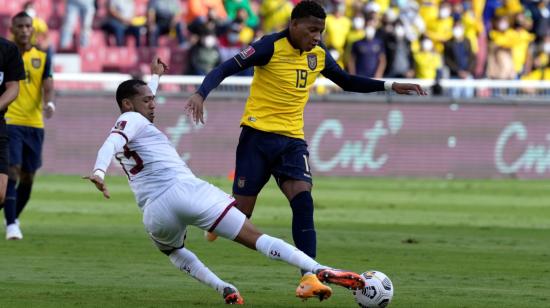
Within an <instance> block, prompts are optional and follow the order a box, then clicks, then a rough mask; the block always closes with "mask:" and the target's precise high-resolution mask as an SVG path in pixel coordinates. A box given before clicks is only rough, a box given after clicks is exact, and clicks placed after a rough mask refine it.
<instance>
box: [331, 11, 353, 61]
mask: <svg viewBox="0 0 550 308" xmlns="http://www.w3.org/2000/svg"><path fill="white" fill-rule="evenodd" d="M345 11H346V4H345V3H344V2H343V1H342V2H338V3H337V5H336V6H335V7H334V12H333V13H332V14H328V15H327V18H326V21H325V45H326V47H327V48H328V50H329V52H330V54H331V55H332V57H333V58H334V60H336V62H337V63H338V64H339V65H340V67H344V49H345V45H346V38H347V36H348V34H349V32H350V30H351V20H350V19H349V18H348V17H347V16H345V15H344V13H345Z"/></svg>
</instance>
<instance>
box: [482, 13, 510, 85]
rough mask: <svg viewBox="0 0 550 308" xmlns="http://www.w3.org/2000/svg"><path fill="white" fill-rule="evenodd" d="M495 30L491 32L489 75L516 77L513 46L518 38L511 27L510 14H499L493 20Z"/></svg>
mask: <svg viewBox="0 0 550 308" xmlns="http://www.w3.org/2000/svg"><path fill="white" fill-rule="evenodd" d="M493 27H494V30H491V31H490V32H489V39H490V42H489V52H488V55H487V77H489V78H491V79H515V78H516V70H515V68H514V59H513V57H512V47H513V46H514V44H515V42H514V39H515V38H516V34H515V31H514V30H513V29H510V24H509V21H508V16H497V17H496V18H495V19H494V21H493Z"/></svg>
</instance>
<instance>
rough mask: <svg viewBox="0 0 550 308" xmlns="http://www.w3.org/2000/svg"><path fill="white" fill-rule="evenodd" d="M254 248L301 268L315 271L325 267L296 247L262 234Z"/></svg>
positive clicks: (270, 256)
mask: <svg viewBox="0 0 550 308" xmlns="http://www.w3.org/2000/svg"><path fill="white" fill-rule="evenodd" d="M256 249H257V250H258V251H259V252H261V253H263V254H264V255H266V256H267V257H268V258H271V259H274V260H282V261H285V262H286V263H288V264H290V265H294V266H296V267H298V268H299V269H301V270H304V271H308V272H312V273H315V272H316V271H317V270H319V269H322V268H327V267H326V266H323V265H321V264H319V263H317V261H315V260H313V259H312V258H310V257H309V256H308V255H306V254H305V253H303V252H302V251H301V250H299V249H298V248H296V247H294V246H292V245H290V244H288V243H286V242H285V241H283V240H281V239H278V238H275V237H271V236H269V235H267V234H263V235H262V236H260V237H259V238H258V240H257V241H256Z"/></svg>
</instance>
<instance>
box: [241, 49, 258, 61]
mask: <svg viewBox="0 0 550 308" xmlns="http://www.w3.org/2000/svg"><path fill="white" fill-rule="evenodd" d="M255 52H256V50H255V49H254V47H252V46H248V47H246V48H245V49H243V50H241V52H239V56H241V59H243V60H244V59H246V58H248V57H250V56H251V55H253V54H254V53H255Z"/></svg>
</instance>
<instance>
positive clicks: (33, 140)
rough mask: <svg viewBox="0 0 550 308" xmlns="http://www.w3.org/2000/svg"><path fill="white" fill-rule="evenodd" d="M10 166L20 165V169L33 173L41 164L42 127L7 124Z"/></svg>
mask: <svg viewBox="0 0 550 308" xmlns="http://www.w3.org/2000/svg"><path fill="white" fill-rule="evenodd" d="M8 137H9V149H10V150H9V151H10V166H21V170H23V171H25V172H29V173H34V172H36V170H38V168H40V166H42V143H43V142H44V129H42V128H35V127H28V126H19V125H9V124H8Z"/></svg>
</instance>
